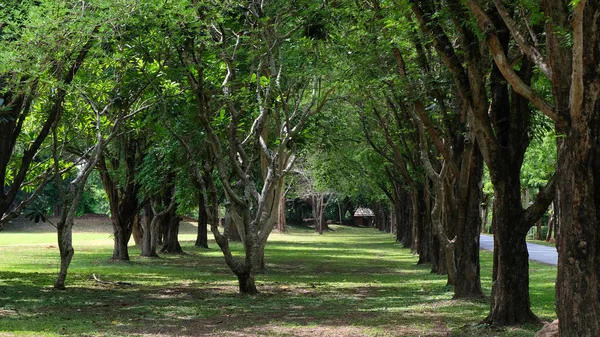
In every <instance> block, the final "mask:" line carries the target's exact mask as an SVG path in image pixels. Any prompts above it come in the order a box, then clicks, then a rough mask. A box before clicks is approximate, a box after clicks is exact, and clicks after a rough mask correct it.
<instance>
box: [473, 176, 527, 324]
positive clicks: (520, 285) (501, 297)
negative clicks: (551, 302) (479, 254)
mask: <svg viewBox="0 0 600 337" xmlns="http://www.w3.org/2000/svg"><path fill="white" fill-rule="evenodd" d="M514 179H516V180H517V181H516V182H514ZM518 179H519V177H518V176H517V177H514V178H513V183H512V184H511V183H510V182H506V181H505V182H497V183H496V184H495V185H494V195H495V196H496V198H494V209H493V211H494V219H493V220H492V226H493V228H494V270H493V273H492V284H493V286H492V295H491V300H492V303H491V309H490V313H489V315H488V317H487V318H486V319H485V320H484V322H487V323H489V324H493V325H500V326H504V325H514V324H522V323H539V319H538V318H537V317H536V315H535V314H534V313H533V312H532V311H531V303H530V300H529V253H528V251H527V244H526V241H525V236H526V234H527V230H528V226H526V225H525V224H524V218H523V208H522V206H521V195H520V188H519V182H518Z"/></svg>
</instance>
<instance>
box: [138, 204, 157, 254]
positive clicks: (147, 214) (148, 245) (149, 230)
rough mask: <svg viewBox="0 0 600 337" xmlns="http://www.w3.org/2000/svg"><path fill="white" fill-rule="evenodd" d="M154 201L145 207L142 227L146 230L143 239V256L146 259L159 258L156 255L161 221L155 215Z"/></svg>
mask: <svg viewBox="0 0 600 337" xmlns="http://www.w3.org/2000/svg"><path fill="white" fill-rule="evenodd" d="M151 202H152V201H148V203H147V204H146V206H144V216H143V219H142V226H143V229H144V236H143V237H142V254H141V255H142V256H145V257H158V254H157V253H156V246H157V241H158V238H157V227H158V226H157V222H158V221H160V220H159V218H158V217H156V216H155V215H154V212H153V211H152V205H151V204H150V203H151Z"/></svg>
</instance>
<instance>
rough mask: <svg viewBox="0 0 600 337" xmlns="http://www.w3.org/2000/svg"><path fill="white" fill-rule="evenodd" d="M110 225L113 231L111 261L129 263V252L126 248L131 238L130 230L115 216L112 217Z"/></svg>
mask: <svg viewBox="0 0 600 337" xmlns="http://www.w3.org/2000/svg"><path fill="white" fill-rule="evenodd" d="M112 223H113V230H114V231H113V235H114V248H113V256H112V259H113V260H122V261H129V250H128V248H127V244H128V243H129V239H130V238H131V230H130V228H129V226H127V225H126V224H124V223H123V222H122V221H121V219H120V218H119V217H117V216H114V217H113V221H112Z"/></svg>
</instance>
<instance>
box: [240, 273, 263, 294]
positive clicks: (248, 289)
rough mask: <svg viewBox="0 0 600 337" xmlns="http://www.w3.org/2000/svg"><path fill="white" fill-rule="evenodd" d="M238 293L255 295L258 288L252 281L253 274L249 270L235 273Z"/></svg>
mask: <svg viewBox="0 0 600 337" xmlns="http://www.w3.org/2000/svg"><path fill="white" fill-rule="evenodd" d="M236 276H237V278H238V281H239V286H240V293H241V294H246V295H256V294H258V290H257V289H256V283H255V282H254V276H253V275H252V273H251V272H244V273H238V274H237V275H236Z"/></svg>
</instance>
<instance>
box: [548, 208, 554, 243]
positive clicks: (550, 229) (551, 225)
mask: <svg viewBox="0 0 600 337" xmlns="http://www.w3.org/2000/svg"><path fill="white" fill-rule="evenodd" d="M555 218H556V211H555V208H554V203H552V205H550V219H548V233H547V234H546V242H550V240H552V232H553V231H554V219H555Z"/></svg>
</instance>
